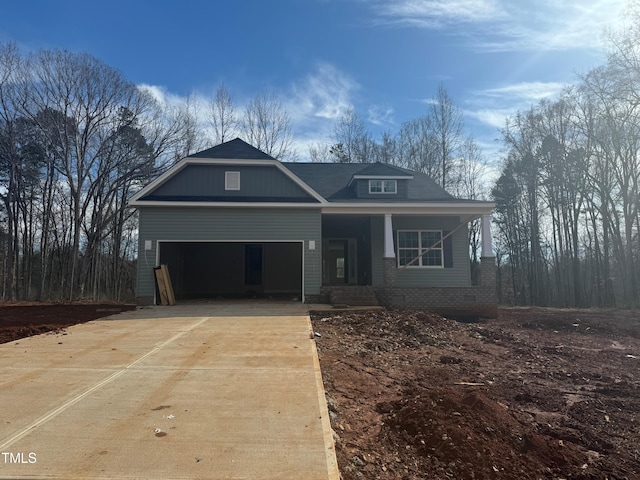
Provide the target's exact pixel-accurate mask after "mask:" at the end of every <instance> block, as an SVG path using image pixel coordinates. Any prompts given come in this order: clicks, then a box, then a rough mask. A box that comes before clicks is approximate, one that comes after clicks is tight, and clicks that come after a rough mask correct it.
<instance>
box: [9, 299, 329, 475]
mask: <svg viewBox="0 0 640 480" xmlns="http://www.w3.org/2000/svg"><path fill="white" fill-rule="evenodd" d="M0 367H1V368H0V412H2V415H1V416H0V478H65V479H69V478H110V479H112V478H117V479H130V478H141V479H146V478H148V479H170V478H171V479H172V478H211V479H223V478H225V479H227V478H233V479H241V478H246V479H323V480H325V479H336V480H337V479H338V478H339V474H338V470H337V464H336V459H335V452H334V449H333V441H332V435H331V428H330V425H329V419H328V415H327V407H326V403H325V399H324V389H323V386H322V379H321V376H320V369H319V364H318V358H317V353H316V349H315V343H314V341H313V340H312V339H311V338H310V322H309V317H308V314H307V309H306V307H305V306H304V305H301V304H296V303H275V302H273V303H272V302H269V303H267V302H246V303H235V304H231V303H229V304H218V303H212V304H201V305H181V306H173V307H149V308H145V309H141V310H138V311H135V312H125V313H121V314H118V315H114V316H112V317H108V318H106V319H103V320H97V321H93V322H89V323H86V324H82V325H77V326H74V327H71V328H69V329H67V332H66V334H47V335H40V336H37V337H31V338H26V339H22V340H18V341H15V342H11V343H8V344H4V345H0Z"/></svg>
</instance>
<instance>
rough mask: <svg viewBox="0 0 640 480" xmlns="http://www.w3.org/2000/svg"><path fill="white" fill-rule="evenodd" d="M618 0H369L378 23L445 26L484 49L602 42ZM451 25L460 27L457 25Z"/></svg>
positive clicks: (618, 12)
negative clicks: (378, 0)
mask: <svg viewBox="0 0 640 480" xmlns="http://www.w3.org/2000/svg"><path fill="white" fill-rule="evenodd" d="M623 8H624V2H623V1H620V0H564V1H561V2H560V1H557V0H539V1H537V2H514V1H513V0H451V1H448V0H394V1H392V2H390V3H389V2H387V1H385V2H382V1H380V2H376V3H374V4H373V9H374V14H375V16H376V21H377V23H379V24H386V25H398V26H413V27H419V28H426V29H445V28H447V29H450V31H451V33H452V34H453V35H457V36H459V37H460V38H465V39H467V40H466V41H467V42H468V45H469V47H470V48H474V49H477V50H485V51H486V50H488V51H512V50H527V51H531V50H535V51H549V50H570V49H576V48H598V49H600V48H602V43H601V38H600V37H601V34H602V31H603V28H605V27H612V28H616V27H618V26H619V25H620V24H621V23H622V20H623V17H622V13H623ZM450 27H464V28H458V29H457V30H454V29H451V28H450Z"/></svg>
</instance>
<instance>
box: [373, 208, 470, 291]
mask: <svg viewBox="0 0 640 480" xmlns="http://www.w3.org/2000/svg"><path fill="white" fill-rule="evenodd" d="M392 224H393V232H394V237H395V235H396V232H397V231H398V230H443V231H452V230H454V229H455V228H456V227H458V225H459V219H458V217H414V216H398V215H394V216H393V217H392ZM395 241H396V239H395V238H394V242H395ZM468 242H469V240H468V232H467V227H466V226H463V227H460V228H459V229H458V230H456V231H455V232H454V233H453V234H452V235H451V247H452V250H453V266H452V268H405V269H398V272H397V277H396V286H399V287H421V286H422V287H435V286H468V285H471V271H470V265H469V243H468ZM371 254H372V274H373V276H372V280H373V285H374V286H379V285H382V284H383V282H384V276H383V274H384V263H383V260H382V257H383V254H384V218H383V217H380V216H378V217H374V218H372V221H371Z"/></svg>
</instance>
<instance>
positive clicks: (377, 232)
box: [371, 215, 384, 287]
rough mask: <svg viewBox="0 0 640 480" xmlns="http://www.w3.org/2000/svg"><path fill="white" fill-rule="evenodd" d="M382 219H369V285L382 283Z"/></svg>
mask: <svg viewBox="0 0 640 480" xmlns="http://www.w3.org/2000/svg"><path fill="white" fill-rule="evenodd" d="M383 255H384V217H382V216H380V215H378V216H375V217H371V285H373V286H374V287H377V286H380V285H382V284H383V283H384V263H383V261H382V258H383Z"/></svg>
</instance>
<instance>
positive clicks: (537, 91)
mask: <svg viewBox="0 0 640 480" xmlns="http://www.w3.org/2000/svg"><path fill="white" fill-rule="evenodd" d="M566 86H567V84H565V83H560V82H519V83H514V84H511V85H503V86H501V87H496V88H488V89H485V90H479V91H476V92H474V93H473V95H472V97H471V99H470V100H469V101H468V103H469V104H470V105H471V107H472V108H467V109H465V110H464V113H465V115H466V116H467V117H470V118H474V119H476V120H478V121H479V122H480V123H482V124H484V125H488V126H490V127H494V128H502V127H504V125H505V120H506V119H507V117H510V116H513V115H515V114H516V113H517V112H518V111H522V110H526V109H528V108H529V107H531V105H533V104H534V103H536V102H538V101H540V100H543V99H550V100H552V99H554V98H556V97H557V96H558V95H560V93H561V92H562V90H563V89H564V88H565V87H566Z"/></svg>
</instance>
